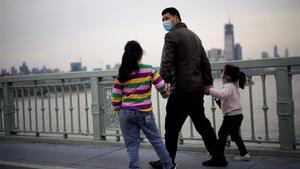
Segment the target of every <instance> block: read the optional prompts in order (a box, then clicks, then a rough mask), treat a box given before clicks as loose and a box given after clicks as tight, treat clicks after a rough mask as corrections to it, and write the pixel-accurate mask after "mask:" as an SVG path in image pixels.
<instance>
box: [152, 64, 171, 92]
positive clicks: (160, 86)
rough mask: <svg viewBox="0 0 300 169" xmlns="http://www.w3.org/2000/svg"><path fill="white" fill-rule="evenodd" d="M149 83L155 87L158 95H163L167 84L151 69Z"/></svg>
mask: <svg viewBox="0 0 300 169" xmlns="http://www.w3.org/2000/svg"><path fill="white" fill-rule="evenodd" d="M151 81H152V84H153V85H154V86H155V88H156V90H158V91H159V92H160V93H164V92H166V91H167V87H168V86H167V84H166V83H165V81H164V79H163V78H162V77H161V76H160V74H159V72H158V71H157V70H156V69H155V68H153V74H152V77H151Z"/></svg>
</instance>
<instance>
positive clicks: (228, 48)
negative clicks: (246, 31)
mask: <svg viewBox="0 0 300 169" xmlns="http://www.w3.org/2000/svg"><path fill="white" fill-rule="evenodd" d="M207 56H208V58H209V60H210V61H211V62H218V61H231V60H242V59H243V54H242V46H241V45H240V44H239V43H236V44H235V42H234V31H233V24H231V23H230V22H229V23H227V24H225V32H224V51H222V49H218V48H212V49H210V50H209V51H207Z"/></svg>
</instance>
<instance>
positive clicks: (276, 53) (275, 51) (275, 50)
mask: <svg viewBox="0 0 300 169" xmlns="http://www.w3.org/2000/svg"><path fill="white" fill-rule="evenodd" d="M278 57H280V56H279V54H278V48H277V45H275V46H274V58H278Z"/></svg>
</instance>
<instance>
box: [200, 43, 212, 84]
mask: <svg viewBox="0 0 300 169" xmlns="http://www.w3.org/2000/svg"><path fill="white" fill-rule="evenodd" d="M200 50H201V69H202V76H203V81H204V85H205V86H208V85H212V84H213V80H212V75H211V67H210V62H209V60H208V58H207V55H206V52H205V50H204V48H203V46H202V43H201V45H200Z"/></svg>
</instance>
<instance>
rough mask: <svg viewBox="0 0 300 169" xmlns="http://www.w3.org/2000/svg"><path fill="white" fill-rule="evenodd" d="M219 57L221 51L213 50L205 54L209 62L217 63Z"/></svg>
mask: <svg viewBox="0 0 300 169" xmlns="http://www.w3.org/2000/svg"><path fill="white" fill-rule="evenodd" d="M221 55H222V50H221V49H216V48H213V49H210V50H209V51H208V52H207V57H208V59H209V61H211V62H218V61H219V60H220V58H221Z"/></svg>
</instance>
